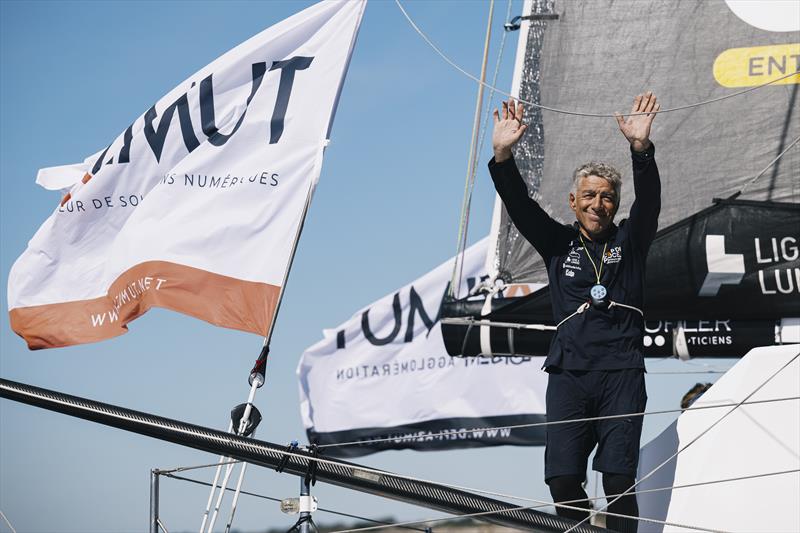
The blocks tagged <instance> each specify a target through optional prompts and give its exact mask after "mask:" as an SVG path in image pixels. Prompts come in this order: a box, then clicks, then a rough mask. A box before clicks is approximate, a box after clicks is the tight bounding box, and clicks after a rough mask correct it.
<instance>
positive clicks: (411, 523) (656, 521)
mask: <svg viewBox="0 0 800 533" xmlns="http://www.w3.org/2000/svg"><path fill="white" fill-rule="evenodd" d="M798 472H800V469H797V470H781V471H779V472H770V473H767V474H754V475H749V476H739V477H734V478H727V479H718V480H714V481H703V482H697V483H687V484H684V485H674V486H672V487H659V488H656V489H646V490H641V491H636V492H631V493H630V494H629V495H634V494H645V493H650V492H660V491H665V490H675V489H685V488H691V487H697V486H702V485H714V484H719V483H727V482H732V481H744V480H747V479H754V478H762V477H769V476H778V475H784V474H793V473H798ZM615 496H617V495H616V494H608V495H606V496H597V497H594V498H585V499H581V500H567V501H565V502H560V503H547V502H543V503H541V504H539V505H530V506H524V507H515V508H513V509H504V510H502V511H485V512H481V513H470V514H460V515H456V516H455V518H475V517H479V516H488V515H492V514H501V513H508V512H512V511H521V510H528V509H541V508H542V507H566V508H570V509H579V510H582V511H586V509H584V508H582V507H571V506H569V505H565V504H570V503H580V502H584V501H596V500H604V499H607V498H613V497H615ZM603 514H606V515H608V516H619V517H623V518H633V519H636V520H643V521H646V522H655V523H660V524H663V525H674V526H677V527H689V526H684V525H680V524H674V523H668V522H659V521H658V520H656V519H653V518H642V517H638V516H627V515H621V514H616V513H603ZM452 519H453V517H446V518H431V519H427V520H417V521H413V522H402V523H395V524H385V526H383V527H392V526H398V527H402V526H408V525H415V524H431V523H435V522H444V521H447V520H452ZM366 529H377V528H374V527H371V528H361V529H349V530H344V531H338V532H336V533H346V532H352V531H365V530H366ZM697 529H700V530H704V531H717V530H708V529H703V528H697Z"/></svg>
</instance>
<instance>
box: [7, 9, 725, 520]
mask: <svg viewBox="0 0 800 533" xmlns="http://www.w3.org/2000/svg"><path fill="white" fill-rule="evenodd" d="M310 4H311V3H310V2H284V1H271V2H255V1H254V2H211V1H208V2H189V1H186V2H122V1H119V2H107V3H106V2H46V1H40V2H13V1H3V2H0V25H1V26H0V59H1V61H0V65H1V66H0V193H1V194H0V272H2V276H3V279H2V283H0V296H1V297H2V301H5V299H6V282H7V276H8V271H9V269H10V268H11V265H12V263H13V261H14V260H15V259H16V258H17V257H18V256H19V254H20V253H21V252H22V251H23V250H24V248H25V245H26V243H27V240H28V239H29V238H30V237H31V236H32V235H33V234H34V232H35V231H36V229H37V228H38V227H39V225H40V224H41V223H42V222H43V221H44V220H45V219H46V217H47V216H48V215H49V214H50V212H51V211H52V209H53V207H54V205H55V204H56V203H57V202H58V201H59V200H60V198H59V196H58V194H57V193H53V192H48V191H45V190H44V189H41V188H39V187H37V186H36V185H35V184H34V179H35V176H36V171H37V170H38V169H39V168H41V167H47V166H53V165H59V164H66V163H72V162H76V161H79V160H82V159H83V158H84V157H86V156H88V155H89V154H92V153H94V152H96V151H97V150H99V149H101V148H103V147H105V146H106V145H107V144H108V143H109V141H110V140H111V139H113V138H114V137H115V136H116V135H117V134H119V133H120V132H121V131H122V130H123V129H124V128H125V127H127V125H128V124H130V123H131V121H132V119H133V118H135V117H136V116H138V115H140V114H141V113H142V112H143V111H144V110H146V109H147V108H148V107H149V106H150V105H152V103H153V102H155V101H156V100H158V99H159V98H160V97H161V96H162V95H163V94H165V93H166V92H167V91H169V90H170V89H171V88H172V87H174V86H175V85H176V84H177V83H179V82H180V81H182V80H183V79H185V78H186V77H187V76H188V75H189V74H191V73H192V72H194V71H196V70H197V69H199V68H200V67H202V66H203V65H205V64H207V63H208V62H210V61H211V60H213V59H214V58H216V57H218V56H219V55H221V54H222V53H223V52H225V51H226V50H229V49H230V48H232V47H234V46H235V45H237V44H239V43H240V42H242V41H244V40H246V39H247V38H249V37H250V36H252V35H254V34H256V33H258V32H259V31H261V30H262V29H264V28H266V27H268V26H270V25H272V24H273V23H275V22H277V21H279V20H281V19H283V18H285V17H287V16H289V15H291V14H292V13H294V12H297V11H299V10H301V9H302V8H304V7H306V6H308V5H310ZM506 6H507V4H506V2H498V3H497V6H496V10H495V25H494V27H495V33H494V36H493V47H492V51H491V56H490V57H491V58H492V59H491V60H490V72H491V70H492V69H493V67H494V60H495V58H496V53H497V50H498V45H499V42H500V38H501V26H502V22H503V20H502V19H503V18H504V14H505V12H506ZM407 9H408V11H409V13H410V14H411V15H412V16H413V17H414V18H415V20H416V21H417V22H418V23H419V24H420V26H421V27H422V28H423V29H424V30H425V31H426V32H427V33H428V34H429V35H430V36H431V38H432V39H433V40H434V41H435V42H436V43H438V44H439V45H440V46H441V47H442V48H443V49H444V50H445V51H446V52H447V53H448V54H449V55H450V56H451V57H452V58H453V59H454V60H455V61H456V62H458V63H459V64H461V65H462V66H464V67H465V68H466V69H467V70H469V71H471V72H474V73H478V72H479V70H480V58H481V54H482V48H483V39H484V31H485V25H486V16H487V13H488V4H487V3H484V2H479V1H466V2H465V1H458V2H456V1H452V2H450V1H437V2H408V4H407ZM520 9H521V2H514V3H513V5H512V14H519V11H520ZM515 46H516V34H511V35H510V36H509V41H508V43H507V46H506V53H505V55H504V58H503V62H502V64H501V71H500V73H501V74H500V77H499V81H498V85H499V86H500V87H501V88H508V87H509V86H510V82H511V68H512V62H513V54H514V49H515ZM476 93H477V87H476V86H475V84H474V83H473V82H472V81H470V80H468V79H467V78H465V77H463V76H462V75H461V74H459V73H457V72H456V71H454V70H453V69H451V68H450V67H449V66H447V65H446V64H445V63H444V62H443V61H442V60H441V59H440V58H438V57H437V56H435V55H434V53H433V52H432V50H431V49H430V48H428V47H427V45H426V44H425V43H423V42H422V40H421V39H420V38H419V36H417V35H416V34H415V33H414V31H413V30H412V29H411V28H410V27H409V25H408V24H407V22H406V21H405V20H404V18H403V17H402V15H401V14H400V12H399V10H398V8H397V6H396V5H395V4H394V2H390V1H380V0H373V1H372V2H371V3H370V4H369V5H368V7H367V11H366V14H365V17H364V20H363V24H362V27H361V33H360V36H359V38H358V43H357V45H356V49H355V52H354V54H353V58H352V63H351V66H350V70H349V74H348V76H347V81H346V83H345V87H344V91H343V93H342V97H341V100H340V104H339V109H338V112H337V115H336V122H335V124H334V126H333V131H332V143H331V145H330V147H329V149H328V151H327V153H326V160H325V163H324V166H323V171H322V176H321V181H320V186H319V188H318V190H317V193H316V195H315V198H314V203H313V205H312V207H311V211H310V214H309V216H308V219H307V223H306V226H305V229H304V233H303V238H302V240H301V242H300V246H299V249H298V252H297V256H296V259H295V264H294V268H293V270H292V273H291V276H290V278H289V283H288V286H287V290H286V294H285V299H284V302H283V305H282V307H281V312H280V315H279V317H278V320H277V325H276V331H275V335H274V338H273V343H272V356H271V359H270V363H269V368H268V375H267V384H266V386H265V387H264V388H262V389H261V390H260V392H259V396H258V398H257V402H256V403H257V405H258V407H259V409H260V410H261V412H262V414H263V415H264V418H265V420H264V421H263V422H262V424H261V426H260V429H259V434H258V437H259V438H261V439H264V440H268V441H271V442H277V443H285V442H288V441H290V440H292V439H298V440H300V441H301V442H302V441H304V440H305V433H304V430H303V427H302V424H301V421H300V416H299V410H298V393H297V382H296V377H295V367H296V365H297V361H298V359H299V357H300V354H301V353H302V351H303V350H304V349H305V348H306V347H308V346H310V345H312V344H314V343H315V342H317V341H318V340H319V339H320V338H321V330H322V329H323V328H327V327H333V326H335V325H337V324H339V323H340V322H342V321H344V320H345V319H347V318H348V317H349V316H350V315H351V314H352V313H353V312H354V311H355V310H357V309H358V308H360V307H362V306H364V305H367V304H368V303H370V302H372V301H373V300H376V299H377V298H379V297H381V296H383V295H384V294H386V293H388V292H390V291H391V290H393V289H394V288H396V287H399V286H401V285H403V284H405V283H408V282H409V281H411V280H413V279H415V278H417V277H419V276H420V275H422V274H423V273H425V272H427V271H428V270H430V269H431V268H433V267H435V266H436V265H438V264H439V263H441V262H442V261H444V260H446V259H447V258H449V257H451V256H452V255H453V253H454V251H455V245H456V237H457V235H456V232H457V229H458V216H459V210H460V202H461V194H462V190H463V181H464V176H465V172H466V164H467V156H468V152H469V142H470V132H471V128H472V119H473V110H474V103H475V102H474V101H475V97H476ZM608 127H609V128H615V127H616V126H615V124H614V123H613V120H611V119H609V123H608ZM488 158H489V150H488V146H485V147H484V151H483V155H482V158H481V160H482V161H485V160H487V159H488ZM484 168H485V167H484V166H483V164H482V165H481V167H480V170H479V177H478V182H477V185H476V189H475V194H474V201H473V210H472V214H471V228H472V232H471V234H470V236H469V242H470V243H471V242H475V241H477V240H478V239H480V238H482V237H483V236H484V235H485V234H486V233H487V232H488V227H489V222H490V217H491V209H492V203H493V199H494V195H493V191H492V188H491V185H490V183H489V180H488V177H487V176H486V173H485V172H484V170H483V169H484ZM0 336H1V337H0V375H1V376H2V377H3V378H6V379H11V380H15V381H22V382H25V383H30V384H34V385H38V386H41V387H45V388H51V389H55V390H59V391H63V392H67V393H71V394H75V395H78V396H84V397H88V398H92V399H96V400H100V401H104V402H108V403H111V404H117V405H123V406H126V407H129V408H133V409H137V410H142V411H147V412H152V413H155V414H158V415H162V416H166V417H171V418H177V419H181V420H185V421H189V422H192V423H197V424H201V425H206V426H210V427H215V428H219V429H224V428H225V427H227V420H228V416H229V415H228V413H229V410H230V409H231V408H232V407H233V406H234V405H236V404H238V403H240V402H243V401H244V400H245V399H246V394H247V390H248V389H247V374H248V372H249V369H250V367H251V366H252V362H253V360H254V359H255V357H256V356H257V355H258V352H259V350H260V347H261V342H262V340H261V339H260V338H259V337H257V336H254V335H248V334H244V333H239V332H235V331H228V330H223V329H219V328H214V327H212V326H210V325H208V324H206V323H203V322H200V321H197V320H193V319H190V318H188V317H184V316H181V315H178V314H176V313H172V312H168V311H163V310H159V309H154V310H152V311H150V312H149V313H148V314H147V315H145V316H144V317H142V318H140V319H138V320H137V321H136V322H134V323H133V324H132V325H131V327H130V333H128V334H127V335H124V336H122V337H119V338H116V339H113V340H110V341H105V342H102V343H98V344H94V345H87V346H77V347H71V348H63V349H57V350H47V351H39V352H29V351H28V350H27V348H26V347H25V345H24V343H23V342H22V340H21V339H20V338H18V337H17V336H16V335H15V334H14V333H13V332H12V331H11V329H10V327H9V324H8V321H7V320H3V321H1V322H0ZM652 364H653V365H657V366H658V369H659V370H665V371H667V370H671V369H672V370H680V369H681V368H683V369H686V368H685V367H681V366H680V363H676V362H672V361H662V362H653V363H652ZM721 365H722V366H725V365H726V363H721ZM702 368H703V367H691V368H690V369H702ZM714 377H715V376H710V375H709V376H698V375H676V376H671V375H659V374H651V375H650V376H649V377H648V380H649V381H648V386H649V390H650V398H651V400H650V404H649V407H650V408H651V409H669V408H674V407H676V406H677V403H678V401H679V399H680V397H681V395H682V394H683V393H684V392H685V391H686V390H687V389H688V388H689V387H690V386H691V385H692V384H694V383H695V382H696V381H702V380H713V378H714ZM709 378H710V379H709ZM671 420H672V418H671V417H669V416H666V417H664V416H661V417H652V418H649V419H648V420H647V421H646V425H645V439H647V438H650V437H652V436H654V435H655V434H657V432H658V431H659V430H660V429H661V428H663V427H665V426H666V425H668V424H669V423H670V422H671ZM0 429H1V430H2V431H1V432H0V471H2V476H0V510H1V511H3V512H4V513H5V515H6V516H7V517H8V518H9V520H10V521H11V523H12V524H13V525H14V527H15V528H16V530H17V531H18V532H20V533H21V532H73V531H74V532H78V531H80V532H95V531H97V532H100V531H104V532H129V531H142V530H144V529H145V528H146V521H147V512H148V477H149V471H150V469H151V468H168V467H172V466H178V465H191V464H201V463H208V462H213V461H214V460H215V457H212V456H210V455H208V454H205V453H201V452H196V451H193V450H188V449H184V448H181V447H179V446H175V445H172V444H167V443H162V442H159V441H156V440H153V439H149V438H146V437H141V436H137V435H132V434H128V433H125V432H123V431H120V430H116V429H111V428H106V427H104V426H99V425H95V424H92V423H89V422H84V421H80V420H77V419H74V418H70V417H66V416H64V415H59V414H55V413H50V412H47V411H43V410H38V409H35V408H32V407H28V406H23V405H19V404H16V403H13V402H9V401H6V400H2V401H0ZM542 455H543V450H542V449H541V448H510V447H507V448H489V449H484V450H470V451H457V452H455V451H454V452H431V453H415V452H385V453H382V454H378V455H374V456H369V457H367V458H364V459H362V460H361V461H362V462H364V463H366V464H368V465H371V466H374V467H377V468H385V469H389V470H394V471H398V472H404V473H407V474H409V475H416V476H421V477H426V478H430V479H435V480H439V481H444V482H451V483H456V484H459V485H466V486H474V487H481V488H485V489H487V490H496V491H499V492H505V493H514V494H520V495H524V496H527V497H532V498H541V499H546V498H547V497H548V496H547V490H546V487H545V485H544V483H543V481H542V462H543V459H542ZM197 477H198V478H200V479H205V480H206V481H210V480H211V477H212V473H211V472H210V471H206V472H204V473H203V472H200V473H199V474H197ZM297 485H298V482H297V480H296V478H293V477H290V476H286V475H279V474H276V473H274V472H272V471H266V470H264V469H259V468H252V469H251V470H250V471H249V473H248V478H247V480H246V484H245V488H246V489H248V490H251V491H255V492H261V493H264V494H267V495H269V496H273V497H279V498H282V497H290V496H294V495H296V493H297V488H298V487H297ZM314 493H315V494H316V495H317V496H318V498H319V499H320V505H321V506H323V507H326V508H332V509H337V510H340V511H343V512H348V513H354V514H359V515H362V516H368V517H385V516H393V517H394V518H396V519H398V520H400V519H402V520H411V519H417V518H426V517H433V516H436V513H433V512H431V511H428V510H425V509H418V508H414V507H411V506H408V505H401V504H396V503H394V502H390V501H384V500H380V499H378V498H375V497H371V496H363V495H359V494H357V493H354V492H350V491H347V490H344V489H339V488H334V487H326V486H323V485H317V487H315V489H314ZM206 497H207V491H206V489H205V488H199V487H196V486H193V485H188V484H184V483H180V482H177V481H171V480H165V481H164V482H163V485H162V494H161V510H162V517H163V519H164V522H165V524H166V525H167V527H168V528H169V529H170V531H189V530H197V528H198V527H199V523H200V519H201V514H202V510H203V508H204V506H205V500H206ZM316 519H317V522H318V523H330V522H332V521H338V519H337V518H335V517H331V516H329V515H325V514H323V513H320V514H319V515H317V517H316ZM293 521H294V520H293V518H292V517H289V516H286V515H282V514H281V513H280V512H279V511H278V509H277V505H276V504H271V503H264V502H262V501H257V500H253V499H250V498H243V500H242V502H241V504H240V510H239V512H238V518H237V521H236V523H235V525H236V526H238V528H240V529H241V530H245V531H253V530H256V529H265V528H268V527H285V528H287V529H288V527H289V526H291V524H292V523H293ZM2 531H6V526H5V524H2V523H0V532H2Z"/></svg>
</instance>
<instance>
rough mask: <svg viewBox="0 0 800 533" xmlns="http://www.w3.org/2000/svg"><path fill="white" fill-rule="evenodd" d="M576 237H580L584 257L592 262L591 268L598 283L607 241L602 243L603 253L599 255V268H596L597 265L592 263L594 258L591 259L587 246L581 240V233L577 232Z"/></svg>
mask: <svg viewBox="0 0 800 533" xmlns="http://www.w3.org/2000/svg"><path fill="white" fill-rule="evenodd" d="M578 237H580V239H581V246H583V251H584V252H586V257H588V258H589V262H590V263H592V268H594V273H595V275H596V276H597V283H598V284H600V276H601V275H602V274H603V257H605V256H606V248H608V241H606V243H605V244H604V245H603V255H601V256H600V270H598V269H597V265H596V264H595V263H594V259H592V255H591V254H590V253H589V250H588V248H586V243H585V242H583V235H581V233H580V232H578Z"/></svg>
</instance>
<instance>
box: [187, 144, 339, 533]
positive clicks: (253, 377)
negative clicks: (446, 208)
mask: <svg viewBox="0 0 800 533" xmlns="http://www.w3.org/2000/svg"><path fill="white" fill-rule="evenodd" d="M328 144H330V140H329V139H325V140H324V141H323V142H322V143H321V146H320V147H319V150H318V152H317V157H316V160H315V161H314V169H313V172H314V176H313V179H312V180H311V184H310V185H309V187H308V193H307V194H306V201H305V204H304V205H303V213H302V215H301V216H300V224H298V226H297V232H296V233H295V236H294V241H293V242H292V250H291V252H290V254H289V261H288V263H287V264H286V270H285V271H284V273H283V282H282V283H281V288H280V291H279V292H278V302H277V304H276V305H275V312H274V313H273V314H272V319H271V320H270V323H269V329H268V331H267V335H266V336H265V337H264V344H263V346H262V347H261V353H260V354H259V355H258V359H256V362H255V365H254V366H253V368H252V370H250V375H249V377H248V383H249V384H250V393H249V394H248V397H247V403H246V404H245V409H244V413H243V414H242V418H241V421H240V422H239V427H238V428H235V427H234V426H233V424H231V426H230V427H229V429H228V432H229V433H230V432H234V433H236V434H237V435H242V434H243V433H244V431H245V429H246V428H247V425H248V424H249V422H250V414H251V412H252V410H253V402H254V401H255V396H256V391H257V390H258V389H260V388H261V387H262V386H263V385H264V383H265V382H266V372H267V358H268V357H269V344H270V341H271V340H272V333H273V332H274V331H275V321H276V319H277V317H278V312H279V311H280V308H281V302H282V301H283V293H284V291H285V290H286V283H287V282H288V280H289V272H290V271H291V269H292V264H293V263H294V257H295V255H296V253H297V244H298V243H299V242H300V235H301V234H302V233H303V227H304V226H305V222H306V216H307V215H308V210H309V208H310V207H311V200H312V198H313V197H314V191H315V190H316V188H317V183H318V182H319V175H320V173H321V171H322V156H323V154H324V152H325V148H326V147H327V146H328ZM222 459H223V458H222V457H221V458H220V463H222V462H224V461H223V460H222ZM220 468H221V467H217V475H216V477H215V479H218V477H219V474H220ZM232 469H233V465H228V470H227V471H226V473H225V476H224V478H223V482H222V485H221V487H220V493H219V495H218V497H217V502H216V505H215V508H214V511H213V514H212V516H211V520H209V512H210V511H211V502H212V501H213V498H214V492H215V491H216V488H217V487H216V482H215V483H214V486H212V487H211V494H210V495H209V497H208V505H207V506H206V510H205V513H204V515H203V523H202V525H201V526H200V533H203V529H204V528H205V526H206V525H208V531H209V532H210V531H211V529H212V528H213V527H214V523H215V522H216V518H217V514H218V512H219V508H220V506H221V505H222V498H223V497H224V494H225V489H226V487H227V485H228V480H229V479H230V473H231V470H232ZM243 478H244V466H243V467H242V471H241V473H240V476H239V481H238V483H237V486H236V491H235V492H234V495H233V504H232V505H233V506H234V507H233V508H232V511H231V518H230V520H229V522H228V525H227V527H226V531H227V530H228V528H229V527H230V522H231V521H232V520H233V513H235V511H236V508H235V506H236V502H237V500H238V498H239V493H240V491H241V487H242V480H243Z"/></svg>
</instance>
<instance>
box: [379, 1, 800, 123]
mask: <svg viewBox="0 0 800 533" xmlns="http://www.w3.org/2000/svg"><path fill="white" fill-rule="evenodd" d="M394 2H395V4H397V7H398V8H399V9H400V11H401V12H402V13H403V16H404V17H405V18H406V20H407V21H408V23H409V24H410V25H411V27H412V28H414V30H415V31H416V32H417V33H418V34H419V35H420V37H422V39H423V40H424V41H425V42H426V43H428V46H430V47H431V48H432V49H433V50H434V52H436V53H437V54H438V55H439V56H440V57H441V58H442V59H443V60H444V61H445V62H446V63H447V64H449V65H450V66H451V67H453V68H454V69H456V70H457V71H459V72H460V73H461V74H463V75H464V76H466V77H468V78H469V79H471V80H473V81H475V82H477V83H480V84H481V85H485V86H486V87H488V88H489V89H492V90H493V91H495V92H498V93H500V94H502V95H503V96H507V97H509V98H514V99H515V100H517V101H518V102H521V103H523V104H525V105H527V106H530V107H536V108H539V109H541V110H543V111H552V112H553V113H561V114H563V115H574V116H579V117H596V118H613V117H615V116H616V115H614V114H613V113H611V114H609V113H583V112H579V111H569V110H567V109H558V108H555V107H548V106H543V105H540V104H536V103H533V102H527V101H525V100H521V99H519V98H515V97H514V96H513V95H512V94H511V93H507V92H505V91H502V90H500V89H498V88H496V87H492V86H489V85H488V84H486V83H485V82H483V81H481V80H480V79H479V78H477V77H475V76H474V75H472V74H470V73H469V72H467V71H466V70H464V69H463V68H461V67H460V66H459V65H458V64H457V63H456V62H455V61H453V60H452V59H450V58H449V57H447V55H445V53H444V52H442V51H441V50H440V49H439V47H438V46H436V45H435V44H434V43H433V41H431V40H430V38H429V37H428V36H427V35H425V33H424V32H423V31H422V30H421V29H420V28H419V26H417V24H416V23H415V22H414V21H413V20H412V18H411V17H410V16H409V14H408V13H407V12H406V10H405V8H403V4H401V3H400V0H394ZM798 74H800V70H796V71H795V72H792V73H791V74H787V75H785V76H781V77H780V78H776V79H774V80H772V81H768V82H766V83H762V84H761V85H755V86H753V87H750V88H748V89H744V90H742V91H738V92H735V93H731V94H726V95H724V96H719V97H717V98H711V99H710V100H703V101H701V102H697V103H694V104H686V105H682V106H678V107H672V108H669V109H662V110H660V111H655V112H654V111H651V112H649V113H623V115H624V116H626V117H632V116H637V115H652V114H658V113H671V112H673V111H681V110H683V109H691V108H694V107H701V106H704V105H707V104H713V103H715V102H719V101H721V100H726V99H728V98H733V97H735V96H740V95H742V94H746V93H749V92H752V91H755V90H758V89H761V88H763V87H766V86H768V85H772V84H773V83H777V82H779V81H781V80H785V79H786V78H791V77H792V76H797V75H798Z"/></svg>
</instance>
